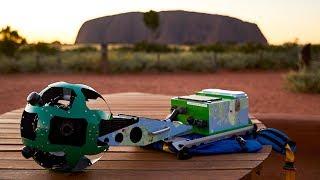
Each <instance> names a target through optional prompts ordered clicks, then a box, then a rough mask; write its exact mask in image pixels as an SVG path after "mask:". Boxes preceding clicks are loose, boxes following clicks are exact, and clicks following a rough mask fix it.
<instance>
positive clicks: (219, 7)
mask: <svg viewBox="0 0 320 180" xmlns="http://www.w3.org/2000/svg"><path fill="white" fill-rule="evenodd" d="M151 9H152V10H156V11H162V10H187V11H195V12H204V13H210V14H220V15H227V16H232V17H236V18H239V19H241V20H243V21H248V22H252V23H256V24H257V25H258V26H259V28H260V29H261V31H262V33H263V34H264V35H265V36H266V38H267V40H268V42H269V43H270V44H283V43H285V42H294V41H296V40H298V43H320V1H319V0H0V28H2V27H5V26H7V25H9V26H11V27H12V28H13V29H15V30H18V32H19V33H20V34H21V35H23V36H24V37H26V38H27V41H28V42H52V41H56V40H58V41H60V42H62V43H74V41H75V38H76V36H77V33H78V30H79V29H80V27H81V25H82V23H84V22H85V21H87V20H89V19H93V18H97V17H101V16H107V15H113V14H119V13H124V12H131V11H141V12H145V11H149V10H151Z"/></svg>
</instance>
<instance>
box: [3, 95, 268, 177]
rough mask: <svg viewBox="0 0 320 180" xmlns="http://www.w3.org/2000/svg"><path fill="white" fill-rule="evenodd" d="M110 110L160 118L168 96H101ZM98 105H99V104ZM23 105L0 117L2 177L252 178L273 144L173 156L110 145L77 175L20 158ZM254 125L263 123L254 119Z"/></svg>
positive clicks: (166, 105)
mask: <svg viewBox="0 0 320 180" xmlns="http://www.w3.org/2000/svg"><path fill="white" fill-rule="evenodd" d="M105 97H106V99H107V101H108V102H109V105H110V107H111V110H112V112H113V113H114V114H117V113H124V114H130V115H137V116H145V117H151V118H157V119H163V118H164V117H165V116H166V115H167V114H168V113H169V106H170V98H171V97H170V96H164V95H154V94H145V93H119V94H110V95H106V96H105ZM97 106H100V104H97ZM22 111H23V109H17V110H13V111H11V112H8V113H5V114H3V115H1V116H0V179H56V178H59V179H61V178H62V179H70V178H71V179H89V178H90V179H106V178H110V179H181V178H182V179H240V178H244V179H252V178H253V179H254V178H257V177H259V173H260V172H261V169H262V164H263V161H264V160H265V159H266V158H267V157H268V156H269V154H270V152H271V148H270V147H267V146H265V147H264V148H263V149H262V150H261V151H260V152H258V153H241V154H240V153H239V154H228V155H212V156H196V157H193V158H192V159H190V160H184V161H182V160H177V159H176V157H175V156H174V155H173V154H169V153H164V152H159V151H154V150H146V149H142V148H139V147H111V148H110V150H109V151H108V152H105V153H104V155H103V157H102V159H100V161H98V162H97V163H95V164H94V165H92V166H91V167H89V168H88V169H87V170H86V171H85V172H81V173H74V174H71V173H65V174H63V173H56V172H52V171H48V170H45V169H43V168H42V167H40V166H39V165H38V164H36V163H35V162H34V161H33V160H32V159H24V158H23V157H22V155H21V153H20V150H21V148H22V147H23V146H22V143H21V140H20V130H19V128H20V125H19V123H20V118H21V114H22ZM254 122H255V123H257V124H258V127H264V125H263V124H262V123H261V122H259V121H258V120H254Z"/></svg>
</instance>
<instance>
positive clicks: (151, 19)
mask: <svg viewBox="0 0 320 180" xmlns="http://www.w3.org/2000/svg"><path fill="white" fill-rule="evenodd" d="M143 22H144V24H145V25H146V26H147V28H148V29H150V30H151V31H152V41H154V40H155V39H156V36H157V30H158V27H159V24H160V18H159V14H158V13H157V12H156V11H153V10H150V11H149V12H145V13H143Z"/></svg>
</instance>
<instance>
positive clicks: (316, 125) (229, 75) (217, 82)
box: [0, 71, 320, 179]
mask: <svg viewBox="0 0 320 180" xmlns="http://www.w3.org/2000/svg"><path fill="white" fill-rule="evenodd" d="M285 74H286V72H284V71H276V72H274V71H267V72H266V71H263V72H261V71H254V72H253V71H247V72H246V71H245V72H227V71H221V72H217V73H213V74H193V73H179V74H170V73H166V74H156V73H155V74H121V75H97V74H63V75H59V74H12V75H0V84H1V88H0V99H1V101H0V102H1V103H0V114H1V113H5V112H7V111H10V110H14V109H16V108H21V107H23V106H24V105H25V103H26V97H27V95H28V94H29V93H30V92H32V91H40V90H41V89H43V88H44V87H46V85H47V84H49V83H53V82H56V81H66V82H72V83H83V84H87V85H89V86H91V87H93V88H94V89H96V90H97V91H99V92H101V93H103V94H107V93H118V92H147V93H156V94H166V95H187V94H191V93H193V92H196V91H198V90H201V89H204V88H221V89H230V90H242V91H245V92H246V93H247V94H248V95H249V98H250V100H249V101H250V112H251V113H252V114H255V115H256V116H257V118H258V119H259V118H260V119H261V120H262V121H263V122H264V123H265V124H266V125H267V126H268V127H274V128H278V129H280V130H283V131H285V132H286V133H287V134H288V135H289V136H290V137H292V138H293V139H294V140H295V141H296V142H297V145H298V151H297V157H296V160H297V163H296V166H297V176H298V179H302V178H304V179H317V178H319V177H320V163H319V162H320V156H318V152H319V151H320V146H319V144H318V142H317V139H318V138H319V137H320V131H319V130H320V110H319V109H320V94H302V93H293V92H290V91H289V90H287V89H286V88H285V80H284V76H285ZM268 115H272V116H268ZM296 117H298V118H296ZM282 163H283V161H282V157H281V156H279V155H276V154H275V153H273V154H272V156H271V157H270V158H269V159H268V160H267V162H266V163H265V166H264V172H263V176H264V177H266V178H272V179H274V178H275V177H277V178H280V177H281V173H280V172H281V167H282Z"/></svg>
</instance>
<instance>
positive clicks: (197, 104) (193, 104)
mask: <svg viewBox="0 0 320 180" xmlns="http://www.w3.org/2000/svg"><path fill="white" fill-rule="evenodd" d="M187 104H188V105H192V106H200V107H208V105H207V104H202V103H196V102H189V101H188V102H187Z"/></svg>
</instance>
